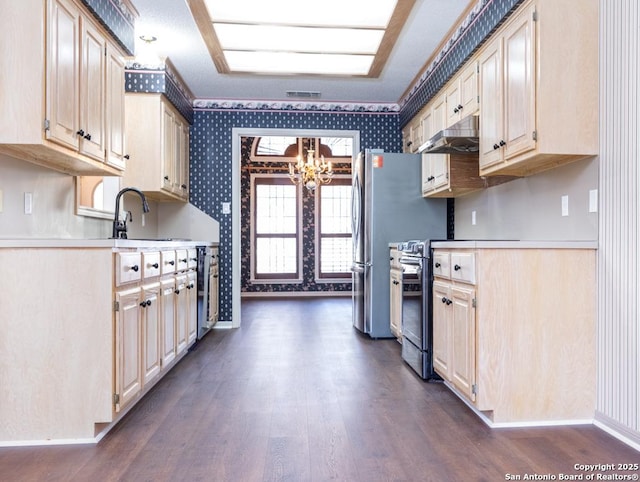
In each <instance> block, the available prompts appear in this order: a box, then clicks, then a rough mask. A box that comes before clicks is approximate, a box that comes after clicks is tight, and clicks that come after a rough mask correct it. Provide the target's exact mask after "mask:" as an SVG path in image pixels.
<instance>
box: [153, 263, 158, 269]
mask: <svg viewBox="0 0 640 482" xmlns="http://www.w3.org/2000/svg"><path fill="white" fill-rule="evenodd" d="M158 266H159V265H158V263H153V264H152V265H151V267H152V268H155V269H158Z"/></svg>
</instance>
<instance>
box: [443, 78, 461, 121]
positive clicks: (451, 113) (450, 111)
mask: <svg viewBox="0 0 640 482" xmlns="http://www.w3.org/2000/svg"><path fill="white" fill-rule="evenodd" d="M446 96H447V110H446V112H447V118H446V122H445V126H446V127H449V126H452V125H453V124H455V123H456V122H458V121H459V120H460V115H461V108H462V103H461V102H462V93H461V91H460V79H459V78H457V77H456V78H455V79H454V80H453V82H452V83H451V84H450V85H449V87H448V88H447V90H446Z"/></svg>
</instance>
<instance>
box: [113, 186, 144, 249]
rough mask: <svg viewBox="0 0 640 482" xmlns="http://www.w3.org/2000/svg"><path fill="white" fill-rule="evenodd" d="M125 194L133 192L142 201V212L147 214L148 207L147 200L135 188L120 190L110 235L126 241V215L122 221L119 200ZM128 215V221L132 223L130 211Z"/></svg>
mask: <svg viewBox="0 0 640 482" xmlns="http://www.w3.org/2000/svg"><path fill="white" fill-rule="evenodd" d="M125 192H135V193H136V194H137V195H138V196H140V199H142V212H144V213H148V212H149V205H148V204H147V198H146V197H144V194H143V193H142V191H140V190H139V189H136V188H135V187H125V188H124V189H122V190H121V191H120V192H119V193H118V195H117V196H116V212H115V215H114V217H113V234H112V235H111V237H112V238H114V239H127V213H125V216H124V219H120V198H121V197H122V195H123V194H124V193H125ZM128 213H129V221H132V217H131V211H128Z"/></svg>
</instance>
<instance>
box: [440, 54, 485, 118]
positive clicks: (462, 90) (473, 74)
mask: <svg viewBox="0 0 640 482" xmlns="http://www.w3.org/2000/svg"><path fill="white" fill-rule="evenodd" d="M445 92H446V99H447V100H446V101H447V110H446V114H447V118H446V122H445V124H446V126H447V127H448V126H451V125H453V124H455V123H456V122H458V121H459V120H461V119H463V118H465V117H467V116H469V115H473V114H475V113H476V112H477V111H478V108H479V105H478V63H477V62H476V61H471V62H468V63H467V64H466V65H465V66H464V67H463V69H462V71H461V72H460V73H459V74H457V75H456V76H455V77H454V78H453V79H452V80H451V82H450V83H449V86H448V87H447V88H446V91H445Z"/></svg>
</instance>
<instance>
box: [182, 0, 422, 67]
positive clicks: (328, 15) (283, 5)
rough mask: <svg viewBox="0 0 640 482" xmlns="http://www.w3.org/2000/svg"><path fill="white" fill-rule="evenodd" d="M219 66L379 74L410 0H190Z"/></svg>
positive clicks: (410, 3) (201, 30)
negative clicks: (315, 1)
mask: <svg viewBox="0 0 640 482" xmlns="http://www.w3.org/2000/svg"><path fill="white" fill-rule="evenodd" d="M187 2H188V4H189V7H190V8H191V11H192V14H193V16H194V19H195V20H196V23H197V24H198V28H199V29H200V32H201V33H202V36H203V38H204V40H205V43H206V44H207V47H208V48H209V52H210V53H211V56H212V58H213V60H214V63H215V65H216V68H217V69H218V72H220V73H244V74H248V73H252V74H272V75H291V74H303V75H331V76H358V77H377V76H379V75H380V72H381V71H382V68H383V67H384V63H385V62H386V60H387V58H388V56H389V54H390V52H391V50H392V48H393V44H394V43H395V41H396V39H397V37H398V35H399V33H400V30H401V29H402V26H403V24H404V22H405V21H406V19H407V17H408V15H409V12H410V11H411V8H412V7H413V4H414V3H415V0H376V1H374V2H372V1H371V0H323V2H322V3H321V4H319V3H307V2H301V1H300V0H271V1H268V2H266V1H264V0H234V1H220V0H187Z"/></svg>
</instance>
